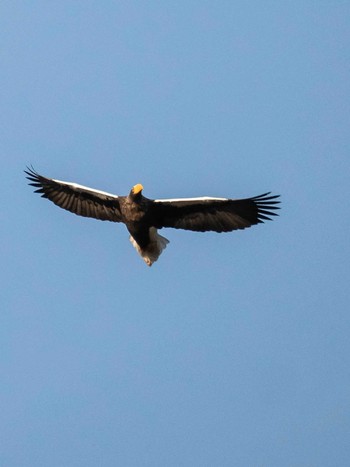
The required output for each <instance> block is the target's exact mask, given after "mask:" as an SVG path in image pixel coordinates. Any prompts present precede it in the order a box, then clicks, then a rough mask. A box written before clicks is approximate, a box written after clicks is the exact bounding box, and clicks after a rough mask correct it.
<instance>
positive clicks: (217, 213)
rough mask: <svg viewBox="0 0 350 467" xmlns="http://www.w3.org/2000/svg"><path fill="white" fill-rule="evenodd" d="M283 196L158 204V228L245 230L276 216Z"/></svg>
mask: <svg viewBox="0 0 350 467" xmlns="http://www.w3.org/2000/svg"><path fill="white" fill-rule="evenodd" d="M278 197H279V195H272V196H270V193H264V194H263V195H260V196H255V197H253V198H247V199H237V200H234V199H226V198H188V199H185V198H184V199H169V200H165V199H164V200H161V199H159V200H155V201H154V203H153V206H152V210H153V217H154V219H155V224H154V226H155V227H156V228H158V229H160V228H162V227H174V228H175V229H185V230H195V231H198V232H205V231H208V230H212V231H215V232H230V231H232V230H237V229H245V228H247V227H250V226H252V225H254V224H259V223H261V222H264V221H265V220H271V216H276V215H277V213H275V212H274V211H275V210H276V209H279V208H278V206H276V205H277V204H278V203H279V201H277V198H278Z"/></svg>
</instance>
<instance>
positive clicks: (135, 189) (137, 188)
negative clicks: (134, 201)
mask: <svg viewBox="0 0 350 467" xmlns="http://www.w3.org/2000/svg"><path fill="white" fill-rule="evenodd" d="M142 190H143V186H142V185H141V183H138V184H137V185H135V186H133V187H132V192H133V193H134V195H137V194H138V193H140V192H141V191H142Z"/></svg>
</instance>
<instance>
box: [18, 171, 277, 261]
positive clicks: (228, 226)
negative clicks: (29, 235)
mask: <svg viewBox="0 0 350 467" xmlns="http://www.w3.org/2000/svg"><path fill="white" fill-rule="evenodd" d="M25 173H26V175H27V178H28V180H29V181H30V183H29V184H30V185H32V186H34V187H35V188H37V189H36V190H35V193H41V196H42V197H43V198H48V199H49V200H50V201H52V202H53V203H55V204H56V205H57V206H59V207H61V208H63V209H66V210H68V211H70V212H73V213H74V214H77V215H79V216H84V217H93V218H95V219H99V220H102V221H111V222H123V223H124V224H125V225H126V227H127V229H128V231H129V233H130V235H131V236H130V241H131V243H132V244H133V245H134V247H135V248H136V249H137V251H138V252H139V254H140V255H141V256H142V258H143V259H144V260H145V262H146V263H147V264H148V265H149V266H151V265H152V264H153V263H154V262H155V261H156V260H157V259H158V257H159V255H160V254H161V252H162V251H163V249H164V248H165V247H166V245H167V243H169V241H168V240H167V239H166V238H164V237H162V236H161V235H159V234H158V233H157V229H161V228H163V227H173V228H175V229H185V230H194V231H197V232H206V231H215V232H231V231H232V230H238V229H245V228H247V227H250V226H252V225H255V224H259V223H262V222H264V221H265V220H271V217H270V216H275V215H277V214H276V213H275V212H274V211H275V210H276V209H279V208H278V206H277V204H278V203H279V201H278V200H277V198H278V197H279V195H270V193H265V194H263V195H260V196H255V197H253V198H246V199H237V200H235V199H227V198H209V197H203V198H182V199H168V200H165V199H163V200H161V199H160V200H151V199H148V198H146V197H144V196H143V195H142V190H143V186H142V185H141V184H138V185H135V186H134V187H133V188H132V189H131V191H130V193H129V195H128V196H117V195H113V194H111V193H106V192H104V191H99V190H94V189H91V188H88V187H85V186H82V185H78V184H76V183H68V182H63V181H60V180H54V179H51V178H46V177H43V176H42V175H39V174H38V173H37V172H35V170H34V169H33V168H28V169H27V170H26V171H25Z"/></svg>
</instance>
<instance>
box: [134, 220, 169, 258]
mask: <svg viewBox="0 0 350 467" xmlns="http://www.w3.org/2000/svg"><path fill="white" fill-rule="evenodd" d="M149 237H150V242H149V244H148V245H147V247H146V248H141V247H140V245H139V244H138V243H137V242H136V240H135V239H134V238H133V237H132V236H131V235H130V242H131V243H132V245H133V246H134V247H135V248H136V251H137V252H138V254H139V255H140V256H141V257H142V259H143V260H144V261H145V263H146V264H147V265H148V266H152V264H153V263H154V262H155V261H157V259H158V258H159V256H160V255H161V253H162V251H163V250H164V249H165V248H166V246H167V244H168V243H169V240H168V239H167V238H165V237H162V236H161V235H159V233H158V232H157V229H156V228H155V227H151V228H150V229H149Z"/></svg>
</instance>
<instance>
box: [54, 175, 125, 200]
mask: <svg viewBox="0 0 350 467" xmlns="http://www.w3.org/2000/svg"><path fill="white" fill-rule="evenodd" d="M53 181H54V182H57V183H61V184H62V185H67V186H70V187H72V188H80V189H82V190H85V191H90V192H91V193H97V194H99V195H105V196H111V197H112V198H118V196H117V195H114V194H112V193H108V192H107V191H101V190H95V189H94V188H89V187H88V186H84V185H79V184H78V183H70V182H63V181H62V180H55V179H53Z"/></svg>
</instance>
